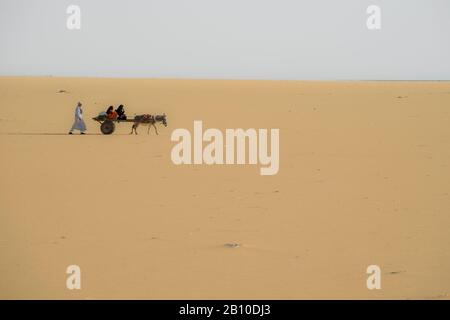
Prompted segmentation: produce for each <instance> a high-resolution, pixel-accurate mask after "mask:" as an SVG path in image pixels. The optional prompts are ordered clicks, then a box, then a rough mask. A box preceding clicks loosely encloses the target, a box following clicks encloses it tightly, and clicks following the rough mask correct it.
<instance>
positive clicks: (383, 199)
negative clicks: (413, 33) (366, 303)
mask: <svg viewBox="0 0 450 320" xmlns="http://www.w3.org/2000/svg"><path fill="white" fill-rule="evenodd" d="M77 101H82V102H83V104H84V106H85V109H84V111H85V118H86V119H87V120H86V123H87V126H88V135H86V136H80V135H73V136H69V135H67V132H68V130H69V128H70V126H71V124H72V121H73V112H74V107H75V104H76V102H77ZM110 104H114V105H115V106H117V105H118V104H124V105H125V108H126V110H127V113H128V114H129V115H133V114H139V113H144V112H149V113H162V112H165V113H166V114H167V115H168V122H169V126H168V128H163V127H160V128H159V130H160V135H159V136H156V135H155V134H154V133H153V132H152V134H151V135H147V134H146V128H145V129H144V128H140V135H137V136H131V135H128V133H129V131H130V124H119V125H118V128H117V131H116V132H115V133H114V134H112V135H110V136H105V135H102V134H101V133H100V130H99V125H98V124H97V123H95V122H94V121H92V120H90V118H91V117H93V116H95V115H97V114H98V112H100V111H102V110H104V109H106V107H107V106H109V105H110ZM194 120H202V121H203V123H204V125H205V126H207V127H212V128H219V129H225V128H279V129H280V170H279V173H278V174H277V175H274V176H261V175H260V174H259V167H258V166H237V165H236V166H207V165H200V166H194V165H192V166H175V165H174V164H173V163H172V161H171V158H170V151H171V148H172V146H173V144H174V143H173V142H171V141H170V135H171V132H172V130H174V129H175V128H188V129H191V128H192V125H193V121H194ZM449 123H450V83H449V82H296V81H218V80H216V81H206V80H205V81H203V80H195V81H194V80H145V79H77V78H0V148H1V149H0V150H1V157H0V164H1V167H2V170H1V171H0V255H1V260H0V261H1V263H0V298H7V299H10V298H23V299H28V298H42V299H49V298H61V299H72V298H77V299H100V298H127V299H128V298H137V299H197V298H205V299H212V298H224V299H229V298H234V299H244V298H245V299H304V298H325V299H331V298H344V299H346V298H358V299H362V298H369V299H380V298H388V299H422V298H423V299H448V297H449V292H450V275H449V273H448V270H450V252H449V244H450V232H449V226H450V215H449V212H450V148H449V144H450V125H449ZM71 264H76V265H79V266H80V267H81V270H82V289H81V290H78V291H77V290H73V291H71V290H68V289H67V288H66V277H67V274H66V273H65V271H66V267H67V266H68V265H71ZM371 264H376V265H379V266H380V267H381V270H382V289H381V290H368V289H367V288H366V279H367V276H368V275H367V274H366V268H367V266H368V265H371Z"/></svg>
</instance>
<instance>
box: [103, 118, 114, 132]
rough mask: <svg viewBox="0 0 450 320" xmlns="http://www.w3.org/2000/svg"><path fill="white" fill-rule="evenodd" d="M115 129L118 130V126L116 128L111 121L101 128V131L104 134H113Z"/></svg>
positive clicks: (104, 123) (107, 121)
mask: <svg viewBox="0 0 450 320" xmlns="http://www.w3.org/2000/svg"><path fill="white" fill-rule="evenodd" d="M115 128H116V126H115V124H114V122H112V121H109V120H106V121H105V122H103V123H102V125H101V126H100V130H101V131H102V133H103V134H111V133H113V132H114V129H115Z"/></svg>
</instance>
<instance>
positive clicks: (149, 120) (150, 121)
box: [130, 113, 167, 134]
mask: <svg viewBox="0 0 450 320" xmlns="http://www.w3.org/2000/svg"><path fill="white" fill-rule="evenodd" d="M158 122H161V123H162V124H163V125H164V126H165V127H167V116H166V114H165V113H163V114H162V115H156V116H153V115H151V114H141V115H137V116H135V117H134V123H133V126H132V127H131V132H130V134H133V131H134V133H135V134H137V130H136V129H137V127H139V125H140V124H142V125H146V126H148V130H147V134H150V127H153V128H155V131H156V134H158V129H156V125H155V124H157V123H158Z"/></svg>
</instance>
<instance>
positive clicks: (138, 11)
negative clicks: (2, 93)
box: [0, 0, 450, 80]
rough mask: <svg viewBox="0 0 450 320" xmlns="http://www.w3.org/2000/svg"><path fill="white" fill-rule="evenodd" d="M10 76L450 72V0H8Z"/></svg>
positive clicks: (2, 49)
mask: <svg viewBox="0 0 450 320" xmlns="http://www.w3.org/2000/svg"><path fill="white" fill-rule="evenodd" d="M72 4H73V5H78V6H79V7H80V9H81V29H80V30H69V29H68V28H67V27H66V20H67V18H68V16H69V15H68V14H67V13H66V9H67V7H68V6H69V5H72ZM372 4H373V5H378V6H379V7H380V8H381V30H368V29H367V26H366V20H367V17H368V14H367V13H366V9H367V7H368V6H369V5H372ZM0 75H53V76H101V77H170V78H176V77H182V78H231V79H311V80H316V79H355V80H357V79H411V80H414V79H429V80H438V79H450V0H308V1H306V0H120V1H119V0H69V1H66V0H0Z"/></svg>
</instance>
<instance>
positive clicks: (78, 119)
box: [69, 102, 86, 134]
mask: <svg viewBox="0 0 450 320" xmlns="http://www.w3.org/2000/svg"><path fill="white" fill-rule="evenodd" d="M73 130H80V133H81V134H84V131H86V124H85V123H84V120H83V109H81V102H78V104H77V107H76V108H75V121H74V123H73V125H72V129H70V131H69V134H72V133H73Z"/></svg>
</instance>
